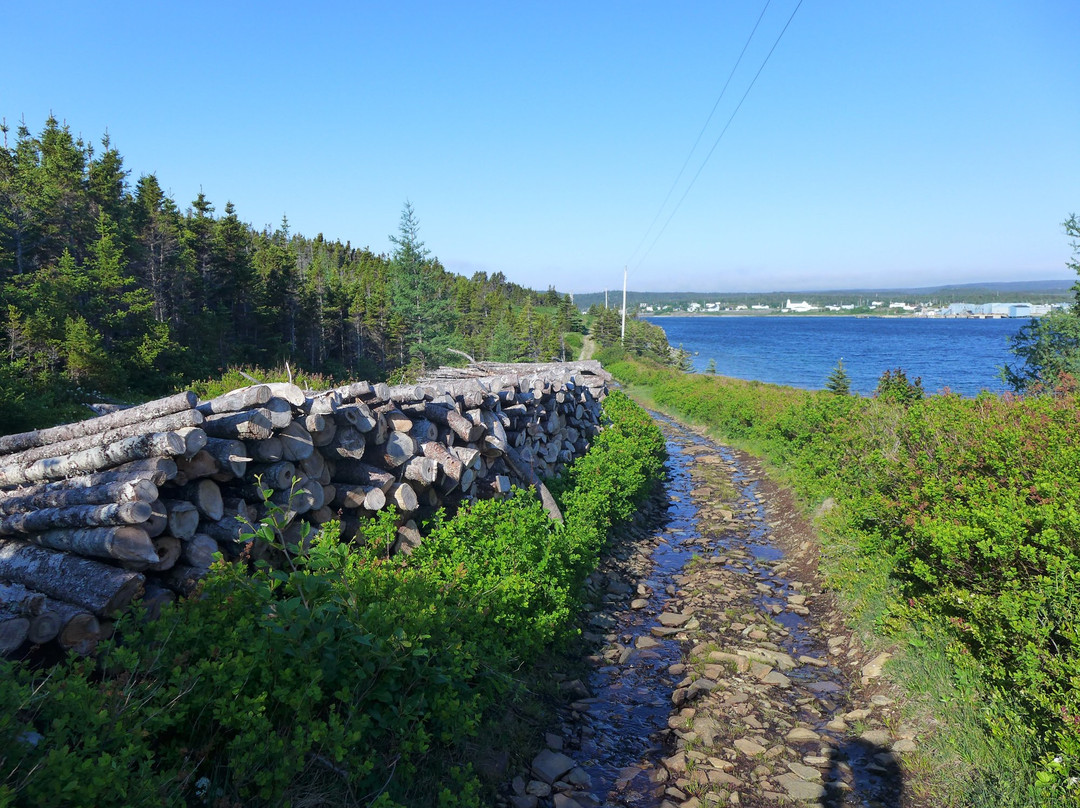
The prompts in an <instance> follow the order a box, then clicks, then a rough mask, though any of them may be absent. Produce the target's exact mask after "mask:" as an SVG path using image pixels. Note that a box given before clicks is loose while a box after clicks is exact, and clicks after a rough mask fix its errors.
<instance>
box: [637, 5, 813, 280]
mask: <svg viewBox="0 0 1080 808" xmlns="http://www.w3.org/2000/svg"><path fill="white" fill-rule="evenodd" d="M802 4H803V0H799V2H798V3H796V4H795V8H794V10H792V12H791V16H790V17H788V19H787V22H786V23H784V27H783V28H782V29H781V31H780V34H779V36H777V37H776V41H775V42H773V45H772V47H771V48H769V52H768V53H767V54H766V55H765V59H764V61H763V62H762V63H761V67H759V68H758V70H757V72H756V73H755V74H754V78H753V79H751V80H750V85H749V86H748V87H747V88H746V92H744V93H743V95H742V98H740V99H739V103H738V104H737V105H736V106H735V109H734V110H733V111H732V113H731V116H730V117H729V118H728V119H727V123H725V124H724V128H723V129H721V130H720V134H719V135H717V137H716V140H715V141H714V142H713V145H712V148H711V149H709V153H708V154H706V155H705V159H704V160H702V161H701V165H700V166H698V170H697V173H695V174H694V178H693V179H692V180H690V184H689V185H687V186H686V190H685V191H683V195H682V196H681V197H679V201H678V202H677V203H676V204H675V207H674V208H672V211H671V213H670V214H668V217H667V220H666V221H665V222H664V226H663V227H661V228H660V232H659V233H657V234H656V238H654V239H653V241H652V244H650V245H649V249H647V250H646V251H645V254H644V255H642V256H641V258H640V259H639V260H638V262H637V263H636V264H635V265H634V269H637V268H638V267H640V266H641V265H642V264H643V263H644V262H645V259H646V258H648V257H649V254H650V253H651V252H652V251H653V247H655V246H656V243H657V242H658V241H660V237H661V236H663V235H664V232H665V231H666V230H667V228H668V225H669V224H671V220H672V219H673V218H675V214H676V213H677V212H678V210H679V208H680V207H681V206H682V203H683V201H684V200H685V199H686V197H687V195H688V194H689V193H690V189H691V188H693V187H694V183H696V182H697V180H698V177H700V176H701V172H702V171H703V170H704V169H705V166H706V164H707V163H708V162H709V158H710V157H712V155H713V152H714V151H716V147H717V146H719V145H720V141H721V140H722V139H723V137H724V134H725V133H726V132H727V130H728V127H730V126H731V122H732V121H733V120H735V116H736V115H737V114H738V112H739V110H740V109H741V108H742V105H743V102H744V101H746V97H747V96H748V95H750V91H751V90H752V89H754V84H755V83H756V82H757V80H758V76H760V75H761V71H763V70H764V69H765V65H767V64H768V63H769V59H770V57H771V56H772V55H773V51H775V50H776V46H777V45H779V44H780V40H781V39H783V38H784V34H785V33H786V32H787V29H788V26H789V25H791V21H792V20H793V19H795V14H796V12H798V10H799V7H800V6H802Z"/></svg>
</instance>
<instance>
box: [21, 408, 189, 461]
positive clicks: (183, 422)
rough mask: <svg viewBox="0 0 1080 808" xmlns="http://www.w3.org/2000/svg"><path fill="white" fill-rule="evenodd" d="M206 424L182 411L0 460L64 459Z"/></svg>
mask: <svg viewBox="0 0 1080 808" xmlns="http://www.w3.org/2000/svg"><path fill="white" fill-rule="evenodd" d="M202 422H203V416H202V413H201V412H199V411H198V410H184V411H183V412H177V413H173V414H171V415H165V416H163V417H161V418H155V419H154V420H152V421H142V422H140V423H136V424H128V425H125V426H118V427H115V428H113V429H107V430H105V431H103V432H95V433H94V434H91V435H85V436H83V437H78V438H71V439H70V440H65V441H59V442H56V443H48V444H45V445H44V446H37V447H35V448H33V449H27V450H25V451H22V452H15V453H13V454H8V455H5V456H4V457H2V458H0V463H3V465H4V466H5V467H6V466H16V465H17V466H23V467H26V466H29V465H30V464H31V463H33V462H35V461H37V460H41V459H43V458H47V457H62V456H64V455H70V454H74V453H75V452H81V451H83V450H85V449H93V448H96V447H98V446H104V445H106V444H109V443H116V442H117V441H120V440H123V439H124V438H130V437H134V436H138V435H149V434H151V433H154V432H176V431H177V430H180V429H183V428H185V427H197V426H199V424H201V423H202Z"/></svg>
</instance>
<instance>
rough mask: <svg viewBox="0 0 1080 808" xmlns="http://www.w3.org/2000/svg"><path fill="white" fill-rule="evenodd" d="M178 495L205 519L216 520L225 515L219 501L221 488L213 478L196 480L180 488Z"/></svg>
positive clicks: (222, 505)
mask: <svg viewBox="0 0 1080 808" xmlns="http://www.w3.org/2000/svg"><path fill="white" fill-rule="evenodd" d="M180 497H181V498H182V499H186V500H187V501H188V502H190V503H191V504H192V505H194V506H195V507H196V509H198V511H199V514H200V515H202V516H204V517H206V518H207V519H211V520H217V519H220V518H221V517H222V516H224V515H225V506H224V504H223V503H222V501H221V489H220V488H219V487H218V484H217V483H215V482H214V481H213V480H196V481H195V482H192V483H188V484H187V485H185V486H183V487H182V488H181V489H180Z"/></svg>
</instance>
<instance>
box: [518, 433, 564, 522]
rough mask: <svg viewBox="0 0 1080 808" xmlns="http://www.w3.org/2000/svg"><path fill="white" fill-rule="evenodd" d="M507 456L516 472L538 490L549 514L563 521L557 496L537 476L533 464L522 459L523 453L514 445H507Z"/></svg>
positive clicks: (558, 520) (557, 520) (538, 495)
mask: <svg viewBox="0 0 1080 808" xmlns="http://www.w3.org/2000/svg"><path fill="white" fill-rule="evenodd" d="M505 457H506V462H507V463H508V464H509V465H510V468H511V469H512V470H513V472H514V474H516V475H517V476H518V477H520V478H521V479H522V480H524V481H525V482H526V484H528V485H530V486H532V487H533V488H534V489H535V490H536V496H537V497H538V498H539V499H540V502H541V504H542V505H543V506H544V510H545V511H547V513H548V516H550V517H551V518H552V519H553V520H555V521H556V522H562V521H563V515H562V511H560V510H559V506H558V504H557V503H556V502H555V497H553V496H551V492H550V491H548V489H547V486H546V485H544V483H543V482H541V480H540V478H539V477H537V476H536V472H535V471H533V469H532V466H530V465H529V464H528V463H526V462H525V461H524V460H522V458H521V455H519V454H518V453H517V450H516V449H514V448H512V447H507V450H506V454H505Z"/></svg>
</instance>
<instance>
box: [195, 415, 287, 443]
mask: <svg viewBox="0 0 1080 808" xmlns="http://www.w3.org/2000/svg"><path fill="white" fill-rule="evenodd" d="M202 428H203V430H204V431H205V432H206V434H207V435H209V436H210V437H211V438H226V439H229V440H237V439H239V440H266V439H267V438H269V437H270V436H271V435H272V434H273V433H274V424H273V422H272V421H271V420H270V414H269V412H268V411H267V410H264V409H254V410H244V411H243V412H235V413H222V414H220V415H209V416H207V418H206V420H205V421H204V422H203V425H202Z"/></svg>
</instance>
